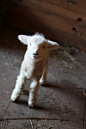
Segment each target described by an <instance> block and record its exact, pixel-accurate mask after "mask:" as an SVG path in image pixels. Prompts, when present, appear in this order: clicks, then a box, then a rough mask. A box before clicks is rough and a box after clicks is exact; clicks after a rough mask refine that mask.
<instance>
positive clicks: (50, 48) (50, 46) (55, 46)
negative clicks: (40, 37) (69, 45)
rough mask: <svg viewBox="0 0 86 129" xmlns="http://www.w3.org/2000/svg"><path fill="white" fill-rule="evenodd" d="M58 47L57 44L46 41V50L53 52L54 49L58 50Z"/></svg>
mask: <svg viewBox="0 0 86 129" xmlns="http://www.w3.org/2000/svg"><path fill="white" fill-rule="evenodd" d="M59 47H60V46H59V44H58V43H56V42H53V41H50V40H47V48H48V49H49V50H55V49H58V48H59Z"/></svg>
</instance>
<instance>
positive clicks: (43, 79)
mask: <svg viewBox="0 0 86 129" xmlns="http://www.w3.org/2000/svg"><path fill="white" fill-rule="evenodd" d="M47 68H48V64H47V65H46V66H45V67H44V69H43V74H42V77H41V79H40V84H41V85H44V84H45V81H46V75H47Z"/></svg>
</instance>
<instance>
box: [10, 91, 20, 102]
mask: <svg viewBox="0 0 86 129" xmlns="http://www.w3.org/2000/svg"><path fill="white" fill-rule="evenodd" d="M20 95H21V94H19V93H17V94H15V93H12V95H11V101H12V102H15V101H17V100H18V99H19V97H20Z"/></svg>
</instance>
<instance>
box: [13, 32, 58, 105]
mask: <svg viewBox="0 0 86 129" xmlns="http://www.w3.org/2000/svg"><path fill="white" fill-rule="evenodd" d="M18 39H19V40H20V41H21V42H22V43H23V44H26V45H27V50H26V53H25V55H24V60H23V62H22V64H21V68H20V74H19V76H18V77H17V80H16V85H15V88H14V90H13V92H12V95H11V101H16V100H17V99H18V98H19V97H20V95H21V92H22V91H23V89H24V87H25V82H26V78H28V79H31V80H32V82H31V84H30V89H29V98H28V105H29V106H30V107H33V106H34V105H35V104H36V101H37V93H38V89H39V84H41V85H44V84H45V81H46V74H47V68H48V58H49V53H50V50H54V49H58V48H59V44H58V43H56V42H53V41H50V40H47V39H45V37H44V36H43V34H39V33H36V34H34V35H33V36H26V35H19V36H18Z"/></svg>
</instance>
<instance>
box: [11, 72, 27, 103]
mask: <svg viewBox="0 0 86 129" xmlns="http://www.w3.org/2000/svg"><path fill="white" fill-rule="evenodd" d="M25 83H26V78H25V76H24V75H23V74H22V73H21V72H20V75H19V76H18V77H17V80H16V85H15V88H14V90H13V92H12V95H11V101H16V100H17V99H18V98H19V97H20V95H21V92H22V90H23V88H24V86H25Z"/></svg>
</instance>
